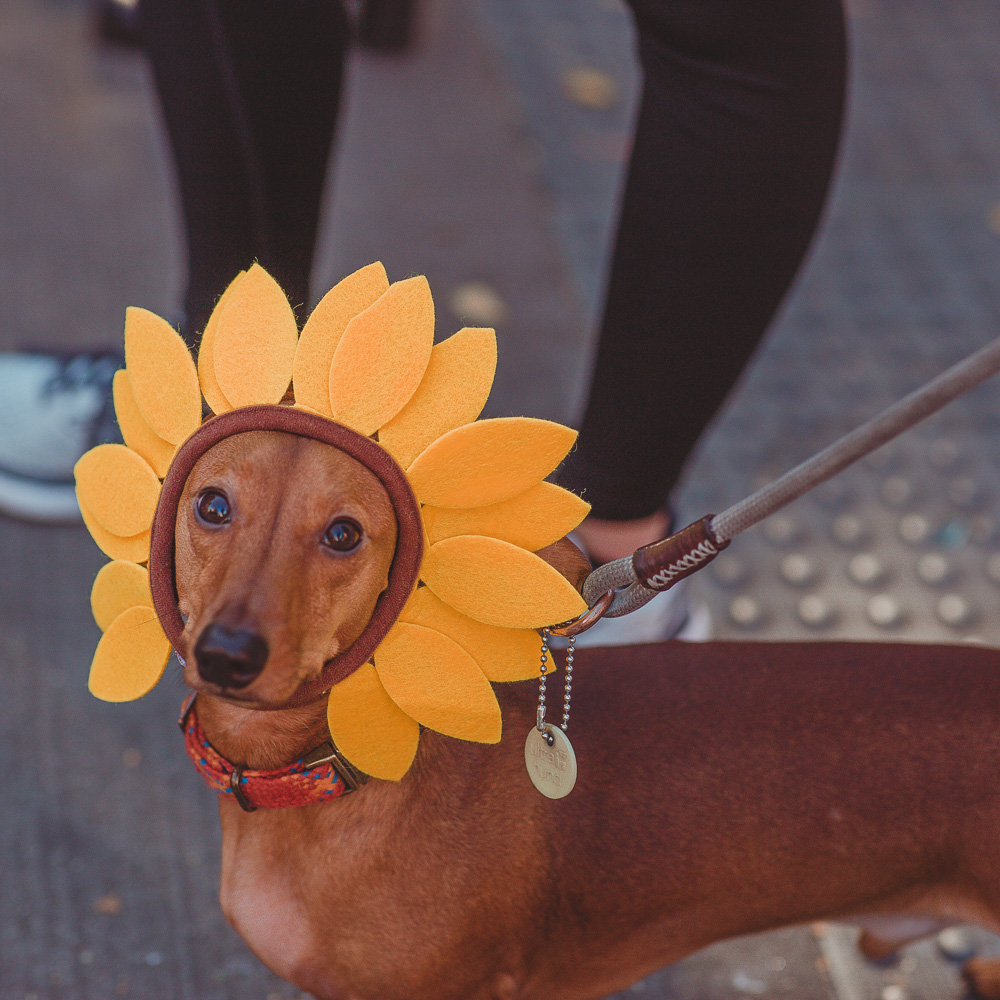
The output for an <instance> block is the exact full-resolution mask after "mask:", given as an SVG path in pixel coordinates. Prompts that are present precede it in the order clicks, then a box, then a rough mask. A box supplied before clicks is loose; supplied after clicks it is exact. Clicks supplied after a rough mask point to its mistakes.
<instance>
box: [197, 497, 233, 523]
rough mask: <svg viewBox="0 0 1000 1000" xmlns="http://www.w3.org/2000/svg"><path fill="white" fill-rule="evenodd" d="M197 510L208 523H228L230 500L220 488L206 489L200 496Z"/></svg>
mask: <svg viewBox="0 0 1000 1000" xmlns="http://www.w3.org/2000/svg"><path fill="white" fill-rule="evenodd" d="M195 510H197V511H198V517H200V518H201V519H202V520H203V521H205V522H206V523H207V524H226V523H228V521H229V500H228V499H227V497H226V494H225V493H220V492H219V491H218V490H205V492H204V493H202V494H201V495H200V496H199V497H198V502H197V503H196V504H195Z"/></svg>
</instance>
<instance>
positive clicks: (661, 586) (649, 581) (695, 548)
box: [632, 514, 729, 591]
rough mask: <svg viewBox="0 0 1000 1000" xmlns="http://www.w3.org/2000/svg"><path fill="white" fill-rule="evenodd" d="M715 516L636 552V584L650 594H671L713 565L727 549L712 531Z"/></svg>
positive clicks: (634, 554) (690, 525)
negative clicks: (651, 591) (665, 592)
mask: <svg viewBox="0 0 1000 1000" xmlns="http://www.w3.org/2000/svg"><path fill="white" fill-rule="evenodd" d="M714 516H715V515H714V514H709V515H707V516H706V517H703V518H702V519H701V520H700V521H695V522H694V523H693V524H689V525H688V526H687V527H686V528H681V530H680V531H677V532H675V533H674V534H672V535H671V536H670V537H669V538H663V539H661V540H660V541H658V542H653V543H651V544H650V545H644V546H643V547H642V548H641V549H636V550H635V552H634V553H633V554H632V568H633V569H634V570H635V576H636V580H638V582H639V583H640V584H641V585H642V586H643V587H645V588H646V589H647V590H654V591H661V590H669V589H670V588H671V587H672V586H673V585H674V584H675V583H677V582H678V581H679V580H683V579H684V577H686V576H690V575H691V574H692V573H695V572H697V571H698V570H699V569H701V568H702V567H703V566H705V565H706V564H707V563H710V562H711V561H712V560H713V559H714V558H715V557H716V556H717V555H718V554H719V553H720V552H721V551H722V550H723V549H724V548H726V546H727V545H729V539H727V540H726V541H720V540H719V539H718V537H716V535H715V533H714V532H713V531H712V528H711V521H712V518H713V517H714Z"/></svg>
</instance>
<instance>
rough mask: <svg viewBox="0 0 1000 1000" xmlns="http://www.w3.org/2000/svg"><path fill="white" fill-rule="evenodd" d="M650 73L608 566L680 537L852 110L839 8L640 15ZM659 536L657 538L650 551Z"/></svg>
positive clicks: (586, 487) (608, 377)
mask: <svg viewBox="0 0 1000 1000" xmlns="http://www.w3.org/2000/svg"><path fill="white" fill-rule="evenodd" d="M632 6H633V10H634V13H635V18H636V25H637V28H638V34H639V53H640V58H641V61H642V66H643V69H644V71H645V84H644V88H643V94H642V103H641V107H640V111H639V117H638V122H637V128H636V136H635V146H634V150H633V153H632V159H631V162H630V165H629V172H628V179H627V183H626V189H625V194H624V200H623V203H622V209H621V217H620V222H619V230H618V237H617V243H616V247H615V253H614V260H613V264H612V268H611V274H610V279H609V283H608V290H607V300H606V307H605V315H604V323H603V327H602V330H601V336H600V342H599V347H598V351H597V358H596V365H595V370H594V377H593V384H592V387H591V390H590V397H589V401H588V404H587V408H586V413H585V416H584V418H583V423H582V427H581V433H580V444H579V448H578V449H577V451H576V452H574V453H573V455H571V456H570V459H569V460H568V462H567V464H566V466H565V467H564V468H563V470H562V472H561V474H560V481H561V482H562V483H563V485H565V486H568V487H569V488H571V489H574V490H578V491H582V492H583V494H584V496H585V498H586V499H587V500H589V501H590V503H591V504H592V505H593V514H592V517H591V518H590V519H588V521H586V522H584V524H583V525H582V526H581V529H580V535H581V538H582V539H583V541H584V542H585V544H586V545H587V546H588V548H590V550H591V554H592V555H594V556H595V557H598V558H600V559H602V560H606V559H611V558H617V557H619V556H623V555H628V554H630V553H631V552H632V551H633V549H634V548H636V547H637V546H638V545H640V544H644V543H645V542H647V541H651V540H653V539H654V538H656V537H660V536H661V535H662V534H663V532H664V531H665V530H666V528H667V516H666V515H665V514H664V513H663V512H662V511H663V507H664V504H665V502H666V500H667V497H668V494H669V492H670V490H671V489H672V488H673V486H674V484H675V483H676V481H677V478H678V477H679V475H680V472H681V469H682V467H683V465H684V462H685V460H686V459H687V457H688V455H689V453H690V451H691V449H692V448H693V447H694V444H695V442H696V441H697V439H698V437H699V436H700V434H701V433H702V431H703V430H704V428H705V426H706V424H707V423H708V422H709V421H710V420H711V418H712V416H713V414H714V413H715V412H716V410H717V409H718V407H719V406H720V404H721V403H722V401H723V399H724V398H725V396H726V394H727V393H728V392H729V390H730V388H731V387H732V385H733V384H734V382H735V381H736V379H737V377H738V376H739V374H740V372H741V371H742V369H743V367H744V365H745V364H746V362H747V360H748V359H749V357H750V355H751V353H752V352H753V350H754V348H755V347H756V345H757V343H758V341H759V340H760V338H761V336H762V335H763V333H764V331H765V330H766V328H767V326H768V324H769V322H770V321H771V319H772V317H773V316H774V313H775V311H776V310H777V308H778V305H779V304H780V302H781V300H782V298H783V296H784V295H785V292H786V291H787V289H788V287H789V285H790V284H791V282H792V279H793V278H794V276H795V273H796V271H797V270H798V267H799V265H800V263H801V261H802V258H803V256H804V255H805V252H806V250H807V248H808V246H809V242H810V240H811V238H812V235H813V232H814V230H815V228H816V225H817V222H818V219H819V215H820V211H821V209H822V206H823V202H824V198H825V195H826V191H827V188H828V185H829V181H830V175H831V171H832V167H833V163H834V159H835V156H836V150H837V142H838V138H839V134H840V125H841V118H842V111H843V100H844V80H845V64H846V54H845V41H844V26H843V16H842V11H841V8H840V4H839V0H811V2H809V3H802V2H801V0H762V2H760V3H749V2H746V0H632ZM644 535H648V537H643V536H644Z"/></svg>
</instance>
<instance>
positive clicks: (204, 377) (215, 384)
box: [198, 271, 246, 413]
mask: <svg viewBox="0 0 1000 1000" xmlns="http://www.w3.org/2000/svg"><path fill="white" fill-rule="evenodd" d="M245 274H246V271H240V273H239V274H237V275H236V277H235V278H233V280H232V281H231V282H229V285H228V287H227V288H226V290H225V291H224V292H223V293H222V295H221V296H220V298H219V301H218V302H216V304H215V308H214V309H213V310H212V315H211V316H209V317H208V322H207V323H206V324H205V332H204V333H203V334H202V335H201V346H200V347H199V348H198V381H199V382H200V383H201V392H202V395H203V396H204V397H205V402H206V403H208V405H209V406H210V407H211V409H212V412H213V413H228V412H229V411H230V410H231V409H232V408H233V406H232V403H230V402H229V400H228V399H226V394H225V393H224V392H223V391H222V389H220V388H219V380H218V379H217V378H216V377H215V360H214V358H213V356H212V352H213V351H214V350H215V331H216V330H217V329H218V328H219V320H220V319H221V317H222V310H223V309H225V307H226V303H227V302H228V301H229V296H230V295H232V294H233V290H234V289H235V288H236V286H237V285H238V284H239V283H240V281H241V280H242V279H243V277H244V275H245Z"/></svg>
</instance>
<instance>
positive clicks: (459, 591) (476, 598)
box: [420, 535, 587, 628]
mask: <svg viewBox="0 0 1000 1000" xmlns="http://www.w3.org/2000/svg"><path fill="white" fill-rule="evenodd" d="M420 577H421V579H422V580H423V581H424V583H426V584H427V586H428V587H430V588H431V590H433V591H434V593H435V594H437V596H438V597H440V598H441V600H442V601H444V602H445V603H446V604H450V605H451V606H452V607H453V608H454V609H455V610H456V611H458V612H460V613H461V614H463V615H468V616H469V617H470V618H475V619H476V621H480V622H485V623H486V624H487V625H500V626H501V627H503V628H543V627H545V626H546V625H555V624H558V623H559V622H564V621H568V620H569V619H570V618H574V617H576V616H577V615H579V614H582V613H583V612H584V611H586V610H587V605H586V604H585V603H584V600H583V598H582V597H581V596H580V595H579V594H578V593H577V592H576V591H575V590H574V589H573V586H572V584H571V583H570V582H569V580H567V579H566V577H564V576H563V575H562V574H561V573H559V572H557V571H556V570H555V569H553V568H552V567H551V566H550V565H549V564H548V563H547V562H545V561H544V560H542V559H539V557H538V556H536V555H534V553H531V552H527V551H526V550H525V549H522V548H519V547H518V546H517V545H511V543H510V542H502V541H500V539H498V538H484V537H483V536H481V535H458V536H457V537H455V538H445V539H444V540H443V541H440V542H438V543H437V544H435V545H432V546H431V547H430V548H429V549H428V550H427V553H426V555H425V556H424V562H423V566H422V567H421V569H420Z"/></svg>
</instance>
